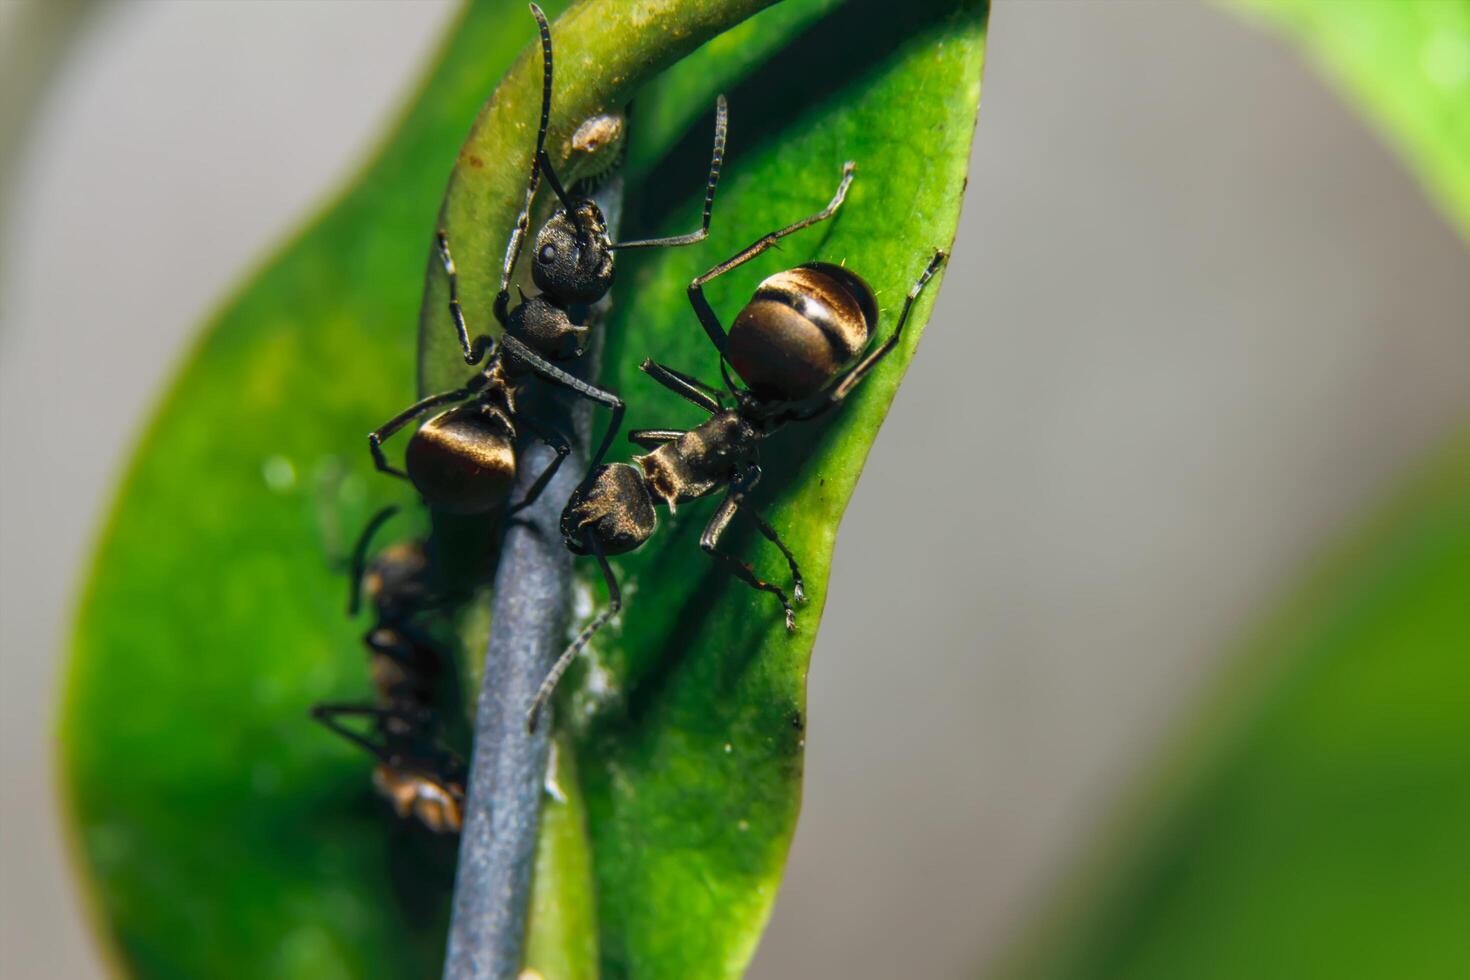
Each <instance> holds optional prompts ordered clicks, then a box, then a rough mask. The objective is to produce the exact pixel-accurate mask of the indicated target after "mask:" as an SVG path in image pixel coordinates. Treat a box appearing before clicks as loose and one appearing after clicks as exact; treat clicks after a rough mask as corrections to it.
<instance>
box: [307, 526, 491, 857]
mask: <svg viewBox="0 0 1470 980" xmlns="http://www.w3.org/2000/svg"><path fill="white" fill-rule="evenodd" d="M396 511H397V508H396V507H387V508H384V509H383V510H381V511H379V512H378V513H377V514H376V515H375V516H374V517H373V519H372V520H371V521H370V522H368V526H367V527H366V528H365V529H364V530H363V533H362V536H361V537H360V538H359V539H358V544H357V547H356V549H354V558H353V574H352V585H351V593H350V595H351V597H350V599H349V602H348V613H349V615H356V614H357V612H358V610H359V609H360V608H361V605H362V596H363V594H364V593H365V594H366V595H367V597H368V600H369V601H370V602H371V603H372V604H373V610H374V613H375V615H376V619H375V622H374V623H373V627H372V629H370V630H368V632H367V633H366V634H365V635H364V636H363V643H364V644H365V645H366V646H367V648H368V650H369V651H370V657H371V659H370V664H371V668H370V669H371V674H372V682H373V688H374V690H376V692H377V702H376V704H318V705H316V706H315V707H313V708H312V711H311V714H312V717H313V718H315V719H316V720H317V721H319V722H321V723H322V724H323V725H325V726H327V727H328V728H330V729H331V730H332V731H334V732H336V733H337V734H338V735H341V736H342V737H343V738H345V739H347V740H348V741H350V742H352V743H354V744H355V745H358V746H361V747H362V748H364V749H366V750H367V751H368V752H369V753H371V754H372V756H373V757H374V758H376V759H377V760H378V765H377V767H376V768H375V769H374V770H373V787H374V788H375V789H376V790H377V791H378V793H379V794H380V795H382V796H384V797H386V798H387V799H388V801H389V802H390V803H392V804H393V809H394V811H395V812H396V813H397V814H398V816H399V817H402V818H405V819H409V818H413V819H417V820H418V821H419V822H420V823H422V824H423V825H424V826H425V827H427V828H428V829H430V830H432V831H434V832H435V833H459V831H460V829H461V827H462V826H463V824H464V796H465V779H466V770H465V764H464V760H463V759H461V758H460V757H459V756H458V755H457V754H456V753H455V752H453V751H452V750H450V749H449V748H447V747H446V746H445V745H444V743H443V741H442V727H443V726H442V725H441V723H440V718H439V705H438V701H439V697H440V690H441V683H442V679H443V675H444V672H445V670H446V669H447V667H448V665H447V664H446V662H445V661H446V658H445V656H444V655H443V652H442V651H441V650H440V648H439V646H438V645H437V644H436V643H435V642H434V640H433V639H432V638H431V637H429V636H428V634H426V633H425V632H424V631H423V630H422V629H421V628H420V627H419V626H418V625H416V624H415V623H414V622H413V619H414V617H415V616H416V615H417V614H418V613H420V612H423V611H425V610H427V609H430V608H433V607H434V606H436V605H438V604H439V603H440V597H439V596H438V594H437V593H436V591H435V590H434V588H433V586H432V584H431V582H430V575H431V569H430V564H429V558H428V554H427V552H426V550H425V546H424V542H422V541H406V542H401V543H399V544H395V545H391V546H389V547H387V548H384V549H383V550H382V551H380V552H378V554H377V555H375V556H374V557H373V560H372V562H371V563H368V562H366V561H365V560H364V557H365V554H366V551H367V546H368V542H369V540H370V539H371V538H372V536H373V534H374V533H376V531H377V530H378V528H380V527H381V526H382V525H383V523H384V522H385V521H387V520H388V519H389V518H390V517H392V516H393V514H394V513H396ZM344 717H356V718H367V719H370V720H371V722H372V725H371V736H370V735H365V734H363V733H361V732H359V731H357V730H355V729H353V728H351V727H348V726H346V725H344V724H342V723H341V722H340V721H338V719H339V718H344Z"/></svg>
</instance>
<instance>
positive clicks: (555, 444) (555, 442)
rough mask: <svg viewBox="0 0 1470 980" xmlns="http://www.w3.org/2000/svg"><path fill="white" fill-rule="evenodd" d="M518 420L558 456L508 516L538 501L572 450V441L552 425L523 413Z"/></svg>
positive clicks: (512, 507)
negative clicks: (568, 440)
mask: <svg viewBox="0 0 1470 980" xmlns="http://www.w3.org/2000/svg"><path fill="white" fill-rule="evenodd" d="M517 421H518V422H519V423H520V424H521V425H523V426H525V427H526V428H528V429H530V430H531V431H532V432H533V433H535V435H536V437H537V438H538V439H540V440H541V441H542V442H544V443H546V444H547V445H548V446H550V447H551V448H552V449H554V450H556V458H555V459H553V460H552V461H551V462H549V463H547V464H546V468H545V469H544V470H542V471H541V475H540V476H538V477H536V482H535V483H533V484H531V486H530V488H529V489H528V490H526V495H525V497H523V498H521V502H520V503H518V504H512V505H511V506H510V507H508V508H507V509H506V511H505V514H506V516H507V517H509V516H510V515H511V514H516V513H519V512H520V511H522V510H525V509H526V508H527V507H529V506H531V505H532V504H533V503H535V502H536V499H537V498H538V497H540V496H541V491H543V490H545V489H546V484H548V483H550V482H551V478H552V477H553V476H555V475H556V471H557V470H559V469H561V464H562V463H563V462H565V461H566V458H567V456H568V455H569V454H570V453H571V451H572V446H571V443H569V442H567V439H566V436H563V435H562V434H561V433H560V432H557V431H556V430H555V429H553V428H551V427H550V426H548V425H543V424H542V423H540V422H538V421H536V420H535V419H533V418H531V417H530V416H529V415H523V416H521V417H520V418H519V419H518V420H517Z"/></svg>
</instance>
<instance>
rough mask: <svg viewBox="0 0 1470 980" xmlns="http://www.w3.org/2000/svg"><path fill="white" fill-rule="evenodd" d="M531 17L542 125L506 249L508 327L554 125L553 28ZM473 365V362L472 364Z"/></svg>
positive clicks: (501, 307) (502, 297) (499, 309)
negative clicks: (537, 46) (537, 47)
mask: <svg viewBox="0 0 1470 980" xmlns="http://www.w3.org/2000/svg"><path fill="white" fill-rule="evenodd" d="M531 16H533V17H535V18H536V26H537V28H538V29H539V30H540V32H541V125H540V126H539V127H538V128H537V130H536V152H535V153H532V154H531V176H530V178H529V179H528V180H527V181H526V200H525V203H524V204H522V205H521V213H520V214H519V215H517V216H516V224H515V229H514V230H513V231H512V232H511V233H510V241H508V242H507V243H506V246H505V264H504V265H503V266H502V267H501V270H500V292H499V293H497V294H496V296H495V319H497V320H499V321H500V325H501V326H505V320H506V316H507V315H508V312H509V309H510V277H511V276H512V275H514V274H515V269H516V263H517V262H518V261H520V258H521V246H522V245H523V244H524V243H525V240H526V233H527V232H528V231H530V229H531V203H532V202H533V201H534V200H535V199H536V188H537V187H538V186H539V185H540V183H541V157H542V150H543V149H544V148H545V146H546V130H547V128H548V126H549V125H550V123H551V25H550V24H548V23H547V22H546V15H545V14H544V13H542V12H541V8H540V7H538V6H536V5H535V4H534V3H533V4H531ZM472 363H473V362H472Z"/></svg>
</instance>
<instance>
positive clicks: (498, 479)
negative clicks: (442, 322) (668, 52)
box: [368, 3, 728, 514]
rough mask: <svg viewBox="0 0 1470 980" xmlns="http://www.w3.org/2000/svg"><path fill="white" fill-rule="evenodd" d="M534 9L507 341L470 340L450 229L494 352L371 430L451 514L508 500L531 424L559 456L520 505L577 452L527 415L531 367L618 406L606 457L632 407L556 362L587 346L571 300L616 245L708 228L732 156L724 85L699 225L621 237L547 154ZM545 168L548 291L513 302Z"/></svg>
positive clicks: (544, 30)
mask: <svg viewBox="0 0 1470 980" xmlns="http://www.w3.org/2000/svg"><path fill="white" fill-rule="evenodd" d="M531 13H532V14H533V15H534V16H535V18H536V23H537V25H538V26H539V28H540V32H541V54H542V84H541V124H540V128H539V129H538V131H537V134H536V152H535V154H534V155H533V156H532V159H531V174H530V178H529V180H528V181H527V184H526V198H525V203H524V205H523V206H522V208H521V212H520V215H519V216H518V217H517V219H516V224H515V229H514V230H513V231H512V232H511V236H510V240H509V242H508V244H507V246H506V252H505V262H504V265H503V267H502V270H501V277H500V292H499V293H498V294H497V296H496V299H495V317H496V319H497V320H498V321H499V322H500V325H501V327H502V328H503V333H502V335H501V338H500V342H499V343H498V344H497V343H496V342H495V341H494V340H493V339H491V338H490V337H488V336H481V337H478V338H476V339H474V340H473V341H472V340H471V339H470V335H469V329H468V327H467V326H466V325H465V318H464V312H463V311H462V310H461V309H460V303H459V287H458V274H457V271H456V269H455V264H454V258H453V256H452V255H451V254H450V250H449V239H448V236H447V235H446V234H445V233H444V232H443V231H442V230H441V231H440V232H438V234H437V236H436V243H437V247H438V251H439V257H440V259H441V261H442V263H443V266H444V272H445V275H446V276H447V277H448V281H449V314H450V317H451V318H452V319H453V321H454V326H455V330H456V331H457V332H458V334H459V342H460V347H461V348H462V350H463V353H464V359H465V362H466V363H468V364H478V363H480V361H481V360H482V359H486V358H488V360H486V361H485V366H484V368H483V369H482V370H481V371H480V373H479V374H477V375H475V376H473V377H472V378H470V380H469V381H467V382H466V383H465V384H464V385H463V386H462V387H460V388H456V389H454V390H452V391H445V392H441V393H439V394H436V395H430V396H429V397H428V398H425V399H423V400H422V401H419V402H416V403H415V404H413V405H410V406H409V407H408V408H406V409H405V410H403V411H402V412H400V413H399V414H397V415H395V416H394V417H393V418H391V419H389V420H388V421H387V422H386V423H384V424H383V425H382V426H381V427H380V428H378V429H376V430H374V431H373V432H371V433H369V435H368V448H369V449H370V450H371V452H372V455H373V461H374V463H375V464H376V465H377V467H378V469H379V470H381V471H383V472H385V473H391V474H393V475H395V476H400V477H404V478H406V479H408V480H409V481H411V482H412V483H413V485H414V487H415V489H417V490H418V492H419V494H420V495H421V496H422V497H423V498H424V501H425V502H426V503H428V504H429V506H430V507H433V508H435V509H437V510H442V511H447V512H451V513H461V514H478V513H483V512H485V511H489V510H493V509H495V508H497V507H499V506H500V505H501V504H502V503H504V501H505V499H506V497H507V496H508V495H509V493H510V488H511V486H512V484H513V483H514V481H515V476H516V452H515V442H516V438H517V436H518V435H519V434H520V429H521V428H522V427H524V428H525V429H527V430H529V431H530V432H531V433H532V434H533V435H535V436H537V437H538V438H540V439H541V440H543V441H544V442H545V443H546V444H547V445H549V446H551V447H552V449H554V450H555V452H556V456H555V458H553V459H552V460H551V462H549V463H548V464H547V466H546V468H545V469H544V470H543V471H542V472H541V474H540V475H539V476H537V478H536V480H535V481H534V482H533V483H532V485H531V486H530V488H528V489H527V491H526V496H525V498H524V499H523V500H521V501H520V502H518V503H516V504H515V505H514V506H513V507H512V508H511V510H512V511H516V510H520V509H521V508H523V507H526V506H527V505H529V504H530V503H531V502H532V501H534V500H535V499H536V498H537V497H538V496H539V495H540V493H541V491H542V490H543V489H545V487H546V485H547V484H548V483H549V482H550V481H551V479H552V477H553V476H554V475H555V474H556V471H557V469H558V468H559V467H560V466H561V464H562V462H563V461H564V460H565V459H566V457H567V455H568V453H570V452H571V446H570V444H569V442H568V441H567V439H566V437H565V436H563V435H562V434H561V433H559V432H557V431H555V430H554V429H553V428H551V427H550V426H548V425H546V424H545V423H543V422H540V421H538V420H536V419H534V418H531V417H530V415H529V414H526V413H518V412H517V408H516V400H517V398H518V396H519V395H520V394H521V393H522V390H523V389H524V387H525V385H526V384H527V382H528V381H529V380H530V378H531V376H535V377H538V378H540V379H542V380H543V381H548V382H551V383H553V384H557V385H560V386H561V387H563V388H565V389H567V390H569V391H572V392H574V393H575V394H577V395H579V396H581V397H583V398H586V399H588V400H590V401H593V402H597V403H598V404H601V405H604V406H606V407H607V408H608V409H610V410H611V412H612V418H611V420H610V422H609V424H608V428H607V432H606V433H605V434H604V436H603V438H602V442H601V444H600V445H599V446H598V448H597V452H596V454H595V455H594V456H593V459H592V464H591V465H592V466H593V467H595V466H597V465H598V464H599V463H601V461H602V459H603V457H604V456H606V455H607V451H608V449H609V448H610V447H611V445H612V440H613V438H614V436H615V435H616V434H617V431H618V428H619V427H620V425H621V424H622V417H623V408H624V406H623V401H622V399H620V398H618V396H617V395H615V394H613V393H612V392H610V391H607V390H605V389H603V388H599V387H596V386H595V385H591V384H588V383H587V382H585V381H583V380H581V379H580V378H577V377H575V376H573V375H572V374H570V373H568V372H567V371H564V370H562V369H561V368H560V367H557V366H556V364H555V363H553V362H569V361H573V360H576V359H577V358H579V357H581V355H582V352H583V345H584V343H585V342H586V339H587V334H588V327H587V326H586V325H585V324H582V323H578V322H576V321H575V320H574V319H573V316H572V313H573V308H574V307H586V306H589V305H591V304H593V303H595V302H597V301H598V300H600V299H601V298H602V297H603V296H604V295H606V294H607V291H608V289H609V288H611V286H612V281H613V252H614V250H618V249H630V248H654V247H673V246H680V245H692V244H694V243H696V242H701V241H703V240H704V239H705V238H706V237H708V235H709V224H710V215H711V212H712V210H713V208H714V199H715V187H716V185H718V183H719V180H720V167H721V165H722V164H723V162H724V157H725V136H726V130H727V116H728V114H727V110H726V106H725V97H724V96H723V95H722V96H720V97H719V99H718V100H717V101H716V105H715V140H714V153H713V156H712V159H711V161H710V169H709V178H708V181H707V182H706V185H705V196H704V215H703V219H702V222H701V224H700V227H699V230H698V231H694V232H690V233H689V234H687V235H677V236H673V237H669V238H653V239H646V240H641V241H630V242H616V243H615V242H613V241H611V239H610V238H609V236H608V233H607V224H606V221H605V219H604V218H603V214H602V211H601V209H600V208H599V207H598V206H597V204H596V203H595V202H593V201H591V200H589V199H587V198H584V197H572V196H571V195H569V194H568V193H567V191H566V188H564V187H563V186H562V183H561V181H560V180H559V179H558V178H557V175H556V171H555V169H554V168H553V167H552V165H551V158H550V157H549V156H548V155H547V153H546V132H547V127H548V125H549V123H550V119H551V89H552V53H551V27H550V25H549V24H548V23H547V22H546V15H545V14H543V13H542V12H541V8H540V7H538V6H536V5H535V4H534V3H533V4H531ZM543 175H544V176H545V177H546V182H547V183H548V184H549V185H550V186H551V189H552V191H553V192H554V193H555V195H556V198H557V200H558V201H559V202H560V203H561V207H560V208H558V209H557V210H556V211H555V212H554V213H553V214H552V215H551V217H550V218H549V219H547V221H546V223H545V224H544V225H543V226H542V227H541V230H540V231H539V232H538V233H537V235H536V250H535V257H534V260H533V261H532V263H531V278H532V280H533V281H534V282H535V284H536V287H537V288H538V289H539V290H540V292H539V293H538V294H537V295H535V296H530V297H527V296H525V295H524V294H522V295H521V302H520V303H519V304H517V305H516V307H515V308H514V309H511V308H510V281H511V276H512V275H513V273H514V271H515V267H516V263H517V262H518V261H519V258H520V253H521V245H522V242H523V241H524V240H525V237H526V233H527V230H528V229H529V227H530V214H531V204H532V202H533V200H534V199H535V196H536V190H537V188H538V187H539V186H540V182H541V177H542V176H543ZM456 403H458V404H456ZM446 405H454V407H452V408H449V409H447V410H445V411H442V412H440V413H439V414H438V415H435V416H434V417H433V418H431V419H429V420H428V421H427V422H425V423H424V424H423V425H422V426H420V427H419V429H418V431H416V432H415V433H414V434H413V436H412V437H410V439H409V442H408V446H407V449H406V450H405V452H404V469H403V470H399V469H397V468H395V467H393V466H392V465H390V464H389V462H388V460H387V457H385V456H384V455H383V449H382V445H383V442H384V441H385V440H386V439H388V438H389V437H390V436H392V435H393V434H394V433H395V432H397V431H398V430H399V429H401V428H403V427H404V426H405V425H407V424H408V423H409V422H412V421H413V420H415V419H417V418H419V417H420V416H422V415H424V414H426V413H428V412H429V411H431V410H433V409H436V408H442V407H443V406H446Z"/></svg>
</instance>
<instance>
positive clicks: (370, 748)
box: [311, 704, 388, 762]
mask: <svg viewBox="0 0 1470 980" xmlns="http://www.w3.org/2000/svg"><path fill="white" fill-rule="evenodd" d="M379 711H380V709H378V708H371V707H368V706H366V705H360V704H317V705H313V706H312V709H311V717H312V718H314V719H316V720H317V721H319V722H321V723H322V724H323V725H325V726H326V727H327V728H329V729H330V730H332V731H333V732H336V733H337V734H338V735H340V736H342V737H343V738H345V739H347V741H349V742H351V743H352V744H354V745H356V746H358V747H359V748H361V749H364V750H366V751H367V753H368V754H369V755H371V756H372V757H373V758H375V759H377V760H378V761H379V762H388V749H387V748H386V747H385V746H382V745H379V744H378V743H377V742H374V741H373V740H372V739H370V738H368V737H367V736H366V735H363V734H362V733H361V732H356V731H353V730H352V729H351V728H348V727H347V726H346V725H344V724H342V723H341V722H339V721H337V718H338V717H339V716H342V715H347V716H354V717H358V716H368V717H378V718H381V717H382V716H381V715H380V714H379Z"/></svg>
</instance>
